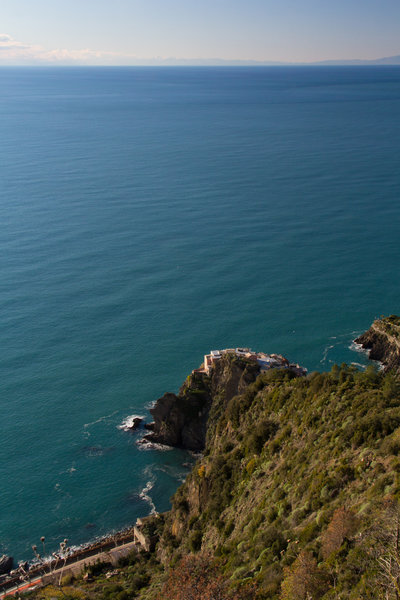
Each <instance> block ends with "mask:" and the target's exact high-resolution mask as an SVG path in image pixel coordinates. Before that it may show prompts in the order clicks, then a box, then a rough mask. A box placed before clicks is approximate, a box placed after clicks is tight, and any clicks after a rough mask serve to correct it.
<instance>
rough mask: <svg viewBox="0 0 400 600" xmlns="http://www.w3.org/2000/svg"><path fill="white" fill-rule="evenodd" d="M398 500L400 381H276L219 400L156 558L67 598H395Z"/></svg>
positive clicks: (399, 560) (352, 375)
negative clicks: (200, 453)
mask: <svg viewBox="0 0 400 600" xmlns="http://www.w3.org/2000/svg"><path fill="white" fill-rule="evenodd" d="M389 319H392V317H389ZM396 319H398V318H397V317H396ZM398 324H400V320H399V323H398V322H397V321H396V322H393V323H392V325H393V326H397V325H398ZM199 393H201V386H199ZM399 498H400V384H399V381H398V379H396V377H395V376H394V375H392V374H391V373H387V374H384V373H383V372H377V371H375V369H374V368H373V367H369V368H368V369H367V370H366V371H365V372H364V373H362V372H359V371H357V370H356V369H355V368H354V367H352V366H347V365H342V366H341V367H338V366H336V365H335V366H334V367H333V368H332V370H331V372H329V373H312V374H310V375H309V376H307V377H303V378H297V377H295V376H294V375H293V373H291V372H290V371H288V370H279V371H278V370H275V371H270V372H269V373H266V374H264V375H260V376H259V377H258V378H257V379H256V380H255V381H254V382H253V383H250V384H249V385H248V386H247V387H246V388H245V390H244V392H243V393H242V394H240V395H237V396H234V397H233V398H231V399H230V400H226V399H225V397H224V394H223V392H222V391H221V390H218V393H217V394H216V395H215V396H214V398H213V405H212V407H211V411H210V422H209V427H208V434H207V442H206V448H205V451H204V454H203V456H202V458H201V459H200V460H199V461H198V462H197V464H196V465H195V467H194V469H193V471H192V473H191V474H190V475H189V477H188V478H187V480H186V482H185V483H184V484H183V485H182V486H181V487H180V488H179V489H178V491H177V492H176V494H175V496H174V498H173V506H172V510H171V511H170V512H169V513H167V514H166V515H165V516H164V518H163V519H159V520H158V521H157V527H156V528H155V525H154V533H156V534H157V535H158V536H159V541H158V544H157V546H156V548H155V550H154V552H152V553H151V554H134V555H131V556H130V557H129V558H127V559H123V560H122V561H121V564H120V565H119V568H118V569H117V574H114V575H113V576H112V578H111V579H110V580H109V579H107V573H106V572H105V571H106V569H103V568H102V569H101V570H100V572H99V573H97V574H95V573H91V575H92V577H93V581H84V580H83V579H82V578H79V579H78V580H77V581H75V582H73V583H74V586H73V587H72V585H71V582H68V583H69V587H68V596H69V597H71V598H78V597H82V593H84V596H83V597H85V598H94V599H95V598H99V599H105V600H106V599H107V598H119V599H120V600H124V599H125V598H138V599H141V600H158V599H162V598H165V599H168V600H181V599H182V600H183V599H184V598H185V599H186V598H193V599H194V598H196V599H198V600H212V599H214V598H218V599H220V600H231V599H232V600H233V599H244V598H248V599H249V600H250V599H251V598H257V599H259V600H263V599H265V600H266V599H270V600H278V599H279V600H306V599H307V598H312V599H313V600H315V599H324V600H334V599H339V598H340V599H343V600H345V599H348V600H358V599H364V600H372V599H377V598H387V599H388V600H391V599H392V598H393V599H394V598H398V597H399V594H400V544H399V543H398V539H399V537H400V533H399V532H400V511H399V508H398V503H399ZM152 526H153V525H152ZM156 529H157V530H156ZM152 533H153V530H152ZM74 593H76V595H75V596H74V595H73V594H74ZM44 594H45V591H42V592H38V593H37V595H36V596H34V597H36V598H42V597H43V598H45V597H49V596H46V595H44ZM79 594H80V595H79Z"/></svg>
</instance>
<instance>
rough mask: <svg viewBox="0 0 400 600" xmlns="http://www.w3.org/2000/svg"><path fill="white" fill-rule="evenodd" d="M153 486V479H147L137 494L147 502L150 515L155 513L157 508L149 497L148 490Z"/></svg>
mask: <svg viewBox="0 0 400 600" xmlns="http://www.w3.org/2000/svg"><path fill="white" fill-rule="evenodd" d="M153 487H154V481H152V480H149V481H148V482H147V483H146V485H145V486H144V488H143V489H142V491H141V492H140V494H139V496H140V498H142V500H145V502H147V503H148V504H149V505H150V508H151V510H150V514H151V515H156V514H157V509H156V505H155V504H154V502H153V500H152V499H151V496H149V492H150V491H151V490H152V489H153Z"/></svg>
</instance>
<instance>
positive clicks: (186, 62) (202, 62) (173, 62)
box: [135, 54, 400, 67]
mask: <svg viewBox="0 0 400 600" xmlns="http://www.w3.org/2000/svg"><path fill="white" fill-rule="evenodd" d="M135 64H137V65H139V64H140V65H148V66H150V65H160V66H161V65H163V66H164V65H165V66H199V67H200V66H205V67H218V66H221V67H224V66H227V67H230V66H232V67H241V66H243V67H247V66H250V67H251V66H255V67H256V66H260V67H263V66H290V65H292V66H297V65H301V66H306V65H310V66H311V65H312V66H314V65H317V66H318V65H320V66H325V65H326V66H347V65H348V66H361V65H377V66H380V65H400V54H398V55H397V56H388V57H385V58H378V59H375V60H363V59H349V60H324V61H318V62H312V63H310V62H308V63H301V62H282V61H281V62H279V61H258V60H224V59H223V58H207V59H204V58H175V57H170V58H151V59H141V60H136V61H135Z"/></svg>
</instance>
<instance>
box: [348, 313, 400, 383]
mask: <svg viewBox="0 0 400 600" xmlns="http://www.w3.org/2000/svg"><path fill="white" fill-rule="evenodd" d="M354 341H355V343H356V344H360V345H361V346H362V347H363V348H364V349H365V350H368V352H369V358H370V359H371V360H377V361H379V362H381V363H382V364H383V367H384V370H385V371H393V372H395V373H397V374H400V317H397V316H395V315H391V316H390V317H382V318H381V319H376V320H375V321H374V322H373V323H372V325H371V327H370V328H369V329H368V331H366V332H365V333H363V334H362V335H360V336H359V337H358V338H357V339H356V340H354Z"/></svg>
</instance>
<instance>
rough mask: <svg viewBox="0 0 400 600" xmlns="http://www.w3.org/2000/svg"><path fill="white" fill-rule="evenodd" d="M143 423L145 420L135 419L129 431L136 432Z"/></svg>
mask: <svg viewBox="0 0 400 600" xmlns="http://www.w3.org/2000/svg"><path fill="white" fill-rule="evenodd" d="M142 421H143V419H142V418H141V417H134V418H133V419H132V421H131V423H130V425H129V429H130V430H131V431H134V430H135V429H137V428H138V427H139V425H140V423H141V422H142Z"/></svg>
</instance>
